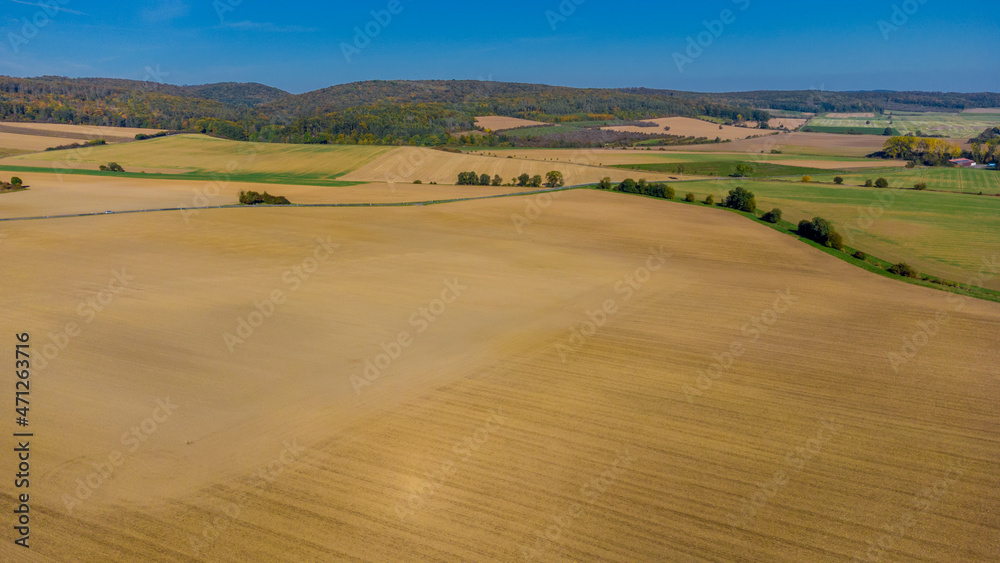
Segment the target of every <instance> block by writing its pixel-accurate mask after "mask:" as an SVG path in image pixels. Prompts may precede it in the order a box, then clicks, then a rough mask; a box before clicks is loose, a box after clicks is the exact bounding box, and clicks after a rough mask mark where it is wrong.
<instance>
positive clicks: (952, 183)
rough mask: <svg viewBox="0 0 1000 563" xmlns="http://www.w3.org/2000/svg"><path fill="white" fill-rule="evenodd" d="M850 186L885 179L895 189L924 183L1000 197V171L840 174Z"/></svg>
mask: <svg viewBox="0 0 1000 563" xmlns="http://www.w3.org/2000/svg"><path fill="white" fill-rule="evenodd" d="M835 175H837V174H832V173H825V174H822V175H816V176H814V177H813V179H814V180H816V181H818V182H833V178H834V176H835ZM839 176H842V177H843V178H844V183H845V184H848V185H858V186H861V185H864V183H865V180H875V179H876V178H885V179H887V180H889V186H890V187H893V188H912V187H913V186H914V184H917V183H920V182H924V183H926V184H927V189H928V190H938V191H948V192H957V193H968V194H978V193H980V192H982V193H983V194H984V195H998V194H1000V172H997V171H994V170H971V169H968V168H940V167H935V168H923V167H921V168H914V169H904V170H898V169H897V170H888V171H886V170H882V171H870V172H860V173H858V172H851V173H847V174H839Z"/></svg>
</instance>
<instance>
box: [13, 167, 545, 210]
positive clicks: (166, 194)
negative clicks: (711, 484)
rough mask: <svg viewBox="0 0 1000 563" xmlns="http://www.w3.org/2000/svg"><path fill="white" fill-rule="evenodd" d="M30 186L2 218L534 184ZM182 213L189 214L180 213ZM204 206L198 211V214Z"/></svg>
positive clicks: (359, 198) (476, 192) (74, 180)
mask: <svg viewBox="0 0 1000 563" xmlns="http://www.w3.org/2000/svg"><path fill="white" fill-rule="evenodd" d="M22 177H23V179H24V180H25V183H26V184H28V185H29V186H30V189H28V190H25V191H22V192H16V193H11V194H4V195H3V198H2V199H0V219H3V218H10V217H42V216H48V215H71V214H76V213H103V212H105V211H136V210H143V209H163V208H178V207H184V208H187V207H206V206H212V205H235V204H237V203H238V202H239V193H240V191H248V190H254V191H258V192H262V191H265V190H266V191H268V192H269V193H272V194H276V195H283V196H285V197H287V198H288V199H289V200H290V201H291V202H292V203H408V202H418V201H436V200H442V199H461V198H466V197H480V196H491V195H501V194H508V193H518V192H524V191H530V188H513V187H508V188H502V187H496V188H494V187H485V186H430V185H413V184H386V183H372V184H365V185H360V186H346V187H323V186H297V185H289V186H285V185H278V184H246V183H239V182H228V183H215V182H211V181H181V180H143V179H132V178H103V177H97V176H76V175H59V174H22ZM176 214H177V215H178V216H179V217H181V218H182V219H183V217H184V216H185V215H186V214H184V213H182V212H177V213H176ZM200 214H201V212H199V215H200Z"/></svg>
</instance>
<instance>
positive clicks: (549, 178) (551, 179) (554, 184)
mask: <svg viewBox="0 0 1000 563" xmlns="http://www.w3.org/2000/svg"><path fill="white" fill-rule="evenodd" d="M545 185H546V186H547V187H549V188H560V187H562V186H564V185H566V180H565V179H564V178H563V174H562V172H559V171H556V170H553V171H551V172H549V173H548V174H546V175H545Z"/></svg>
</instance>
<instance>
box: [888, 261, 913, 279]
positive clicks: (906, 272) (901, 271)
mask: <svg viewBox="0 0 1000 563" xmlns="http://www.w3.org/2000/svg"><path fill="white" fill-rule="evenodd" d="M889 272H891V273H893V274H896V275H897V276H903V277H904V278H916V277H917V271H916V270H914V269H913V267H912V266H910V265H909V264H907V263H906V262H900V263H899V264H894V265H892V266H890V267H889Z"/></svg>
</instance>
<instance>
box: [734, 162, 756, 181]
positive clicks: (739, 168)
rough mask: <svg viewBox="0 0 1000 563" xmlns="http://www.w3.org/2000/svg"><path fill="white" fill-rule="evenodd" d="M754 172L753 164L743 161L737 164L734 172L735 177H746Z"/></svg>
mask: <svg viewBox="0 0 1000 563" xmlns="http://www.w3.org/2000/svg"><path fill="white" fill-rule="evenodd" d="M751 174H753V166H750V165H749V164H746V163H744V162H741V163H739V164H737V165H736V172H735V173H733V177H734V178H746V177H747V176H749V175H751Z"/></svg>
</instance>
